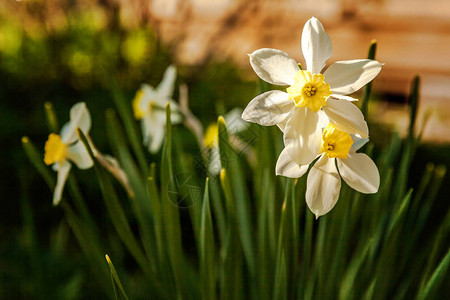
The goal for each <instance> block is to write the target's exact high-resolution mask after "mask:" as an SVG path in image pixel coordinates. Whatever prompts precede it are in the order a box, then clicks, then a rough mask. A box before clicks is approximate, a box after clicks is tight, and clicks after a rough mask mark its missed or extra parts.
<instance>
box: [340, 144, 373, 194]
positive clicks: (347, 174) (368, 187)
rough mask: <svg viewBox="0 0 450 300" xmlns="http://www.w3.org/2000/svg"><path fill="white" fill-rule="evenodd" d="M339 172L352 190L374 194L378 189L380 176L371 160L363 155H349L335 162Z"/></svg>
mask: <svg viewBox="0 0 450 300" xmlns="http://www.w3.org/2000/svg"><path fill="white" fill-rule="evenodd" d="M337 164H338V168H339V172H340V174H341V176H342V178H343V179H344V181H345V182H346V183H347V184H348V185H349V186H350V187H351V188H353V189H355V190H357V191H359V192H361V193H364V194H374V193H376V192H378V188H379V187H380V174H379V172H378V168H377V166H376V165H375V163H374V162H373V161H372V159H371V158H370V157H369V156H367V155H366V154H364V153H349V154H348V157H347V159H338V160H337Z"/></svg>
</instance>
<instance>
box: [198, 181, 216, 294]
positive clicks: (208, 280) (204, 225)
mask: <svg viewBox="0 0 450 300" xmlns="http://www.w3.org/2000/svg"><path fill="white" fill-rule="evenodd" d="M208 186H209V179H208V178H207V179H206V183H205V193H204V196H203V207H202V215H201V224H200V234H199V236H200V245H199V246H200V247H199V254H200V281H201V285H202V299H205V300H206V299H211V300H213V299H216V274H215V272H216V271H215V270H216V267H215V250H214V230H213V224H212V219H211V211H210V207H209V187H208Z"/></svg>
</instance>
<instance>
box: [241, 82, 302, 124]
mask: <svg viewBox="0 0 450 300" xmlns="http://www.w3.org/2000/svg"><path fill="white" fill-rule="evenodd" d="M293 107H294V103H293V101H291V100H290V99H289V95H288V94H287V93H285V92H282V91H277V90H275V91H269V92H265V93H264V94H261V95H259V96H257V97H255V98H254V99H253V100H252V101H250V102H249V104H248V105H247V107H246V108H245V110H244V112H243V113H242V119H243V120H245V121H247V122H252V123H257V124H260V125H263V126H271V125H276V124H278V123H281V122H283V121H284V120H285V119H286V117H287V116H288V114H289V112H290V111H291V110H292V108H293Z"/></svg>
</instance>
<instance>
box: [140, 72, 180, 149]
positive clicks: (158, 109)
mask: <svg viewBox="0 0 450 300" xmlns="http://www.w3.org/2000/svg"><path fill="white" fill-rule="evenodd" d="M175 79H176V67H175V66H169V67H168V68H167V69H166V71H165V72H164V75H163V79H162V81H161V83H160V84H159V85H158V87H157V88H156V89H155V88H153V87H152V86H150V85H148V84H143V85H142V86H141V88H140V89H139V90H138V91H137V93H136V96H135V98H134V100H133V111H134V117H135V118H136V119H137V120H140V121H141V128H142V134H143V136H144V145H146V146H147V147H148V150H149V151H150V152H151V153H156V152H158V150H159V149H160V148H161V145H162V143H163V141H164V134H165V124H166V112H165V107H166V104H167V102H170V109H171V111H172V114H171V121H172V124H177V123H180V122H181V119H182V118H181V114H180V113H179V108H178V105H177V104H176V103H175V101H174V100H173V99H172V95H173V89H174V85H175Z"/></svg>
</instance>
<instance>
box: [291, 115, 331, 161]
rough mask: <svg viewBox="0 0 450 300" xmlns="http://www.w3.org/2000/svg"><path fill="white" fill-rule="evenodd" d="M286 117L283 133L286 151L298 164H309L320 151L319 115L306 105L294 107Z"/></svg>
mask: <svg viewBox="0 0 450 300" xmlns="http://www.w3.org/2000/svg"><path fill="white" fill-rule="evenodd" d="M288 118H289V119H288V121H287V123H286V126H285V128H284V129H285V130H284V135H283V139H284V145H285V146H286V151H287V152H288V154H289V156H290V157H291V158H292V160H293V161H295V162H296V163H297V164H298V165H309V164H310V163H311V162H312V161H313V160H314V158H316V157H317V155H318V154H319V153H320V144H321V141H322V128H321V127H320V122H319V115H318V114H317V113H315V112H312V111H311V110H309V109H308V108H306V107H301V108H298V107H296V108H295V110H294V112H293V113H291V115H290V116H289V117H288Z"/></svg>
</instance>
